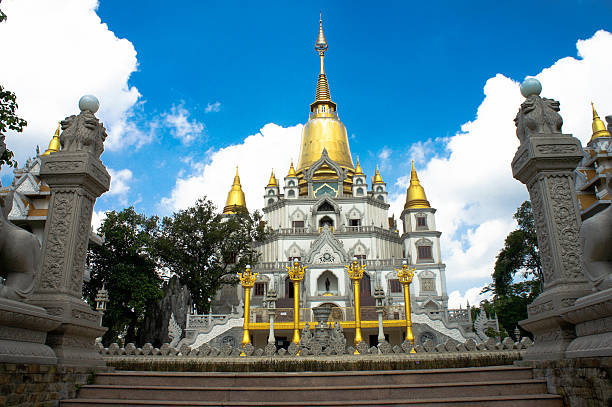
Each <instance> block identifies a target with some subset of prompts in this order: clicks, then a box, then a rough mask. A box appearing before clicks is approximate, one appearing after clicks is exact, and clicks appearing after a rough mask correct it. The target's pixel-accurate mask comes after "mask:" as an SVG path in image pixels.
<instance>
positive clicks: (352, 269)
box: [344, 258, 365, 355]
mask: <svg viewBox="0 0 612 407" xmlns="http://www.w3.org/2000/svg"><path fill="white" fill-rule="evenodd" d="M344 267H345V268H346V271H347V272H348V275H349V278H350V279H351V280H352V281H353V290H354V292H355V355H358V354H359V351H357V345H359V342H361V341H362V340H363V338H362V337H361V307H360V303H359V282H360V281H361V278H362V277H363V272H364V271H365V265H360V264H359V263H358V262H357V259H356V258H353V263H352V264H350V265H348V266H344Z"/></svg>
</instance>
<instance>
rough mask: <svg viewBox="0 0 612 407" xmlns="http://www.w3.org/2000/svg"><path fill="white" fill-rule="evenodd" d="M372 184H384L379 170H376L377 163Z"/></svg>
mask: <svg viewBox="0 0 612 407" xmlns="http://www.w3.org/2000/svg"><path fill="white" fill-rule="evenodd" d="M372 183H373V184H384V182H383V179H382V177H381V176H380V171H378V164H376V174H374V181H372Z"/></svg>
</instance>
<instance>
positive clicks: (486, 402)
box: [60, 394, 563, 407]
mask: <svg viewBox="0 0 612 407" xmlns="http://www.w3.org/2000/svg"><path fill="white" fill-rule="evenodd" d="M109 406H121V407H183V406H271V407H272V406H316V407H332V406H333V407H339V406H344V407H349V406H392V407H404V406H406V407H451V406H460V407H471V406H475V407H517V406H520V407H563V402H562V399H561V397H560V396H556V395H554V396H553V395H550V394H530V395H516V396H489V397H463V398H446V399H443V398H437V399H428V400H423V399H420V400H419V399H412V400H406V399H404V400H352V401H308V402H303V401H267V402H261V403H258V402H253V401H228V402H218V401H163V400H120V399H71V400H62V401H61V402H60V407H109Z"/></svg>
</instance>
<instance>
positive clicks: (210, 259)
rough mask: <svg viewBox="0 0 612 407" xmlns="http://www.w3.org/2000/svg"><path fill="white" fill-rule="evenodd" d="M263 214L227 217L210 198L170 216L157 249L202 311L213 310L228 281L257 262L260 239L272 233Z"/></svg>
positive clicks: (233, 279)
mask: <svg viewBox="0 0 612 407" xmlns="http://www.w3.org/2000/svg"><path fill="white" fill-rule="evenodd" d="M261 220H262V216H261V214H260V213H259V212H257V211H256V212H254V213H253V214H249V213H248V212H247V211H246V210H245V211H243V212H240V213H237V214H236V215H232V216H229V217H224V216H223V215H221V214H219V213H217V211H216V208H215V206H214V205H213V203H212V202H210V201H209V200H207V199H206V198H205V197H204V198H201V199H199V200H198V201H197V202H196V204H195V205H194V206H192V207H190V208H188V209H185V210H182V211H179V212H176V213H175V214H174V215H173V216H172V217H166V218H164V220H163V222H162V228H161V234H160V237H159V239H157V253H158V255H159V258H160V260H161V262H162V264H163V266H164V267H166V268H167V269H168V270H169V271H170V272H172V273H174V274H177V275H178V276H179V278H180V280H181V283H182V284H185V285H187V287H188V288H189V291H190V293H191V296H192V298H193V302H194V304H195V306H196V309H197V310H198V312H199V313H204V312H207V311H208V309H209V301H208V299H209V298H213V297H214V295H215V293H216V292H217V291H218V290H219V288H220V287H221V285H222V284H235V283H236V282H237V279H236V273H237V272H238V271H242V270H244V268H245V266H246V265H247V264H251V265H255V264H256V262H257V260H258V257H259V256H258V254H257V252H256V250H255V249H254V247H253V243H254V242H258V241H262V240H264V239H265V237H266V236H267V232H266V231H265V230H264V226H263V222H262V221H261Z"/></svg>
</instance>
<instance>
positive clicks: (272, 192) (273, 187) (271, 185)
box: [264, 170, 280, 206]
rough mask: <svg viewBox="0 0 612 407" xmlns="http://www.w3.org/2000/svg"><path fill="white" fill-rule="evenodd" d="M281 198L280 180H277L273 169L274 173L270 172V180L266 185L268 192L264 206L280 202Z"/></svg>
mask: <svg viewBox="0 0 612 407" xmlns="http://www.w3.org/2000/svg"><path fill="white" fill-rule="evenodd" d="M279 199H280V189H279V187H278V182H277V181H276V177H275V176H274V170H272V174H270V180H269V181H268V185H266V194H265V195H264V206H269V205H272V204H273V203H275V202H278V200H279Z"/></svg>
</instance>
